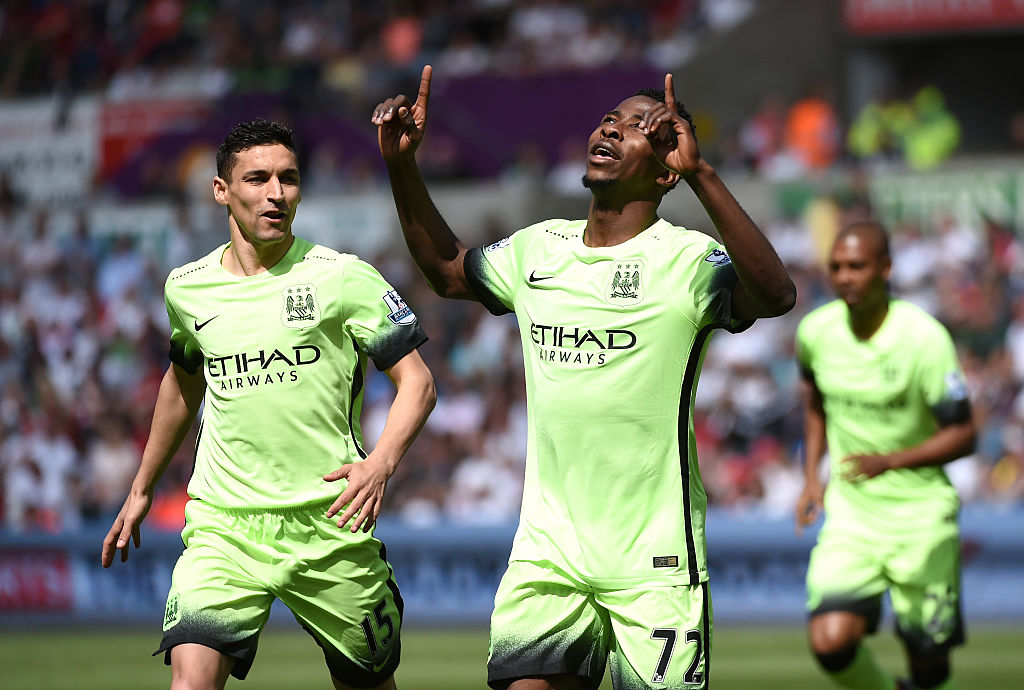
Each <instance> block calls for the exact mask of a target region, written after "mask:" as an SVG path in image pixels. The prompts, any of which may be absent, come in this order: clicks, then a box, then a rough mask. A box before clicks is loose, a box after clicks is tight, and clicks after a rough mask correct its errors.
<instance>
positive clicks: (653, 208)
mask: <svg viewBox="0 0 1024 690" xmlns="http://www.w3.org/2000/svg"><path fill="white" fill-rule="evenodd" d="M657 220H658V205H657V204H655V203H651V202H650V201H634V202H630V203H627V204H625V205H623V206H621V207H615V206H606V205H603V204H600V203H598V201H597V200H596V199H595V200H594V201H593V202H591V204H590V213H589V214H588V215H587V227H586V229H585V230H584V231H583V244H585V245H586V246H588V247H613V246H615V245H617V244H622V243H623V242H625V241H627V240H630V239H632V238H634V237H636V236H637V235H639V234H640V233H641V232H643V231H644V230H646V229H647V228H649V227H651V226H652V225H653V224H654V223H655V222H656V221H657Z"/></svg>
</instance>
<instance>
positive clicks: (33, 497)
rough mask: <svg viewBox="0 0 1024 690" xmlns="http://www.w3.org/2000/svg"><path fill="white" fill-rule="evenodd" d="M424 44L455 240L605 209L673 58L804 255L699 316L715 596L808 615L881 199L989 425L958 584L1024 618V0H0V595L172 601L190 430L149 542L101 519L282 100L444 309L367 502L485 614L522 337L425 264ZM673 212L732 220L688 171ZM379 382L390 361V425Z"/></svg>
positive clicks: (401, 273)
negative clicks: (387, 139) (790, 284)
mask: <svg viewBox="0 0 1024 690" xmlns="http://www.w3.org/2000/svg"><path fill="white" fill-rule="evenodd" d="M426 63H430V64H432V65H434V81H433V85H432V95H431V112H430V122H429V130H428V133H427V136H426V138H425V141H424V144H423V146H422V148H421V149H420V152H419V154H418V157H419V161H420V164H421V167H422V169H423V171H424V174H425V177H426V178H427V181H428V185H429V187H430V189H431V192H432V194H433V196H434V198H435V201H436V202H437V204H438V206H439V207H440V208H441V210H442V212H443V213H444V214H445V215H446V217H447V218H448V220H449V222H450V224H451V226H452V227H453V229H454V230H455V232H456V233H457V234H458V235H459V236H460V237H461V238H462V239H463V240H464V242H465V243H466V244H468V245H479V244H483V243H487V242H491V241H494V240H496V239H499V238H501V237H504V236H507V235H509V234H511V233H512V232H514V231H515V230H517V229H519V228H521V227H524V226H526V225H528V224H530V223H532V222H535V221H537V220H540V219H544V218H550V217H565V218H578V217H583V216H584V215H585V214H586V212H587V205H588V201H589V193H588V192H587V191H586V190H585V189H584V188H583V187H582V185H581V184H580V177H581V175H582V172H583V166H584V157H585V153H586V150H585V148H586V146H585V142H586V138H587V136H588V135H589V133H590V131H591V130H592V128H593V127H594V126H596V124H597V123H598V121H599V118H600V116H601V115H602V114H603V113H604V112H605V111H606V110H607V109H608V108H610V107H612V106H613V105H614V104H616V103H618V102H619V101H621V100H622V99H624V98H626V97H628V96H630V95H632V93H633V91H635V90H636V89H637V88H644V87H647V88H661V87H662V85H663V83H664V74H665V72H666V71H671V72H673V74H674V75H675V84H676V90H677V96H678V97H679V99H680V100H682V102H683V103H684V104H686V105H687V107H688V108H689V110H690V111H691V112H692V113H693V115H694V118H695V121H696V125H697V135H698V139H699V142H700V145H701V148H702V152H703V153H704V156H705V157H706V158H707V159H708V160H709V161H710V162H711V163H712V164H713V165H714V166H716V168H717V169H718V170H719V172H720V174H721V175H722V177H723V178H724V179H725V181H726V183H727V184H728V185H729V187H730V188H731V189H732V190H733V192H734V193H735V195H736V196H737V198H738V199H739V200H740V202H741V203H742V204H743V205H744V206H745V208H747V210H748V212H749V213H750V214H751V216H752V217H753V218H754V219H755V220H756V221H757V222H758V223H759V225H760V226H761V227H762V228H763V229H764V231H765V232H766V234H767V235H768V236H769V237H770V239H771V240H772V242H773V243H774V245H775V247H776V248H777V250H778V251H779V253H780V255H781V256H782V258H783V260H784V261H785V263H786V264H787V266H788V268H789V270H790V272H791V274H792V276H793V278H794V280H795V281H796V283H797V286H798V290H799V301H798V303H797V306H796V308H795V309H794V310H793V312H792V313H790V314H788V315H786V316H785V317H783V318H780V319H772V320H766V321H762V322H759V323H757V324H756V325H755V326H754V327H753V328H751V329H750V330H749V331H747V332H746V333H744V334H741V335H737V336H728V335H720V336H718V337H717V338H716V339H715V340H713V342H712V345H711V348H710V351H709V353H708V356H707V359H706V363H705V366H704V371H703V375H702V377H701V380H700V384H699V387H698V392H697V405H696V408H695V426H696V432H697V436H698V445H699V449H700V460H701V467H702V473H703V477H704V482H705V484H706V486H707V490H708V493H709V496H710V501H711V509H710V515H709V528H708V529H709V540H710V549H709V550H710V554H711V576H712V584H713V589H712V591H713V593H714V596H715V608H716V616H717V618H718V620H721V621H725V622H729V621H735V622H736V623H737V624H749V623H754V622H757V623H770V624H779V625H782V624H788V625H799V623H800V622H801V621H802V620H803V610H802V601H803V583H802V577H803V572H804V569H805V566H806V556H807V552H808V551H809V549H810V546H811V545H812V543H813V535H807V536H804V537H802V538H798V537H796V536H795V535H794V534H793V521H792V510H793V506H794V504H795V501H796V498H797V496H798V494H799V491H800V489H801V486H802V477H801V471H802V470H801V463H802V451H801V433H802V413H801V408H800V401H799V397H798V387H797V383H798V377H797V369H796V366H795V364H794V361H793V347H792V340H793V333H794V329H795V327H796V324H797V322H798V321H799V319H800V318H801V317H802V316H803V315H804V314H806V313H807V312H808V311H809V310H811V309H812V308H814V307H816V306H818V305H820V304H821V303H823V302H824V301H826V300H828V299H831V294H830V291H829V288H828V284H827V280H826V275H825V272H824V264H823V261H824V257H825V255H826V252H827V250H828V247H829V246H830V243H831V240H832V238H833V237H834V235H835V233H836V231H837V230H838V228H839V227H841V226H842V225H843V224H845V223H847V222H849V221H850V220H853V219H858V218H866V217H876V218H879V219H881V220H882V221H883V222H884V223H885V224H886V226H887V227H888V228H889V229H890V230H891V232H892V236H893V253H894V267H893V273H892V284H893V289H894V292H895V293H896V294H897V295H899V296H901V297H903V298H905V299H908V300H911V301H913V302H915V303H917V304H919V305H921V306H922V307H924V308H925V309H927V310H928V311H929V312H931V313H932V314H934V315H935V316H937V317H938V318H939V319H940V320H941V321H942V322H943V323H944V324H946V326H947V327H948V328H949V329H950V331H951V332H952V333H953V336H954V339H955V340H956V343H957V346H958V348H959V352H960V357H961V361H962V363H963V366H964V369H965V371H966V375H967V380H968V384H969V387H970V391H971V398H972V402H973V405H974V411H975V415H976V419H977V423H978V427H979V430H980V435H979V442H978V448H977V452H976V453H975V454H974V455H972V456H970V457H967V458H964V459H962V460H959V461H957V462H955V463H952V464H951V465H949V466H948V471H949V474H950V476H951V478H952V480H953V482H954V484H955V485H956V487H957V489H958V490H959V492H960V495H961V498H962V500H963V504H964V510H963V526H964V547H965V549H964V557H965V561H964V562H965V592H964V603H965V608H966V611H967V619H968V621H969V623H973V622H975V621H992V622H1003V623H1006V622H1009V623H1010V624H1011V625H1016V626H1020V625H1021V621H1022V620H1024V598H1022V597H1021V595H1020V583H1021V582H1022V581H1024V392H1022V391H1024V235H1022V233H1024V89H1021V87H1020V83H1019V78H1018V77H1017V73H1018V72H1019V71H1020V68H1021V66H1022V65H1024V5H1022V4H1021V3H1020V2H1013V1H1011V0H1005V1H1001V2H999V1H995V0H993V1H992V2H987V3H906V2H901V1H898V0H846V1H845V2H841V1H839V0H653V1H648V2H642V1H640V0H626V1H622V2H612V1H610V0H590V1H589V2H564V1H561V0H527V1H523V2H512V1H511V0H455V1H452V2H443V1H441V0H388V1H383V2H376V3H363V2H329V1H327V0H295V1H293V2H289V3H276V2H269V1H266V0H247V1H246V2H241V1H238V0H111V1H107V2H101V1H99V0H70V1H57V0H5V2H4V3H3V4H2V8H0V256H2V257H3V261H2V262H0V515H2V522H0V625H7V626H9V627H14V626H18V627H21V626H24V625H26V624H29V625H35V624H39V625H42V624H51V625H52V624H54V623H58V624H64V623H68V622H74V623H84V624H93V623H100V622H104V623H110V622H115V621H116V622H131V623H138V622H142V623H152V624H153V625H155V621H157V620H159V616H160V614H161V611H162V607H163V603H164V595H165V593H166V589H167V584H168V582H169V577H170V567H171V565H172V564H173V562H174V559H175V557H176V556H177V553H178V552H179V551H180V548H181V543H180V539H179V538H178V535H177V533H178V531H180V529H181V526H182V524H183V506H184V503H185V501H186V500H187V495H186V494H185V485H186V483H187V481H188V478H189V474H190V471H191V467H192V447H193V446H192V442H193V441H194V434H193V436H192V438H190V439H188V440H186V442H185V443H184V444H183V445H182V450H181V451H180V452H179V453H178V456H177V457H176V458H175V460H174V462H173V464H172V466H171V467H170V469H169V470H168V472H167V474H166V475H165V476H164V478H163V480H162V482H161V485H160V489H159V493H158V495H157V499H156V503H155V505H154V507H153V510H152V512H151V513H150V515H149V517H148V519H147V522H146V525H145V529H144V541H145V547H144V549H143V551H141V552H139V553H136V554H135V555H134V556H133V559H132V561H131V562H130V563H129V564H127V566H126V567H115V568H113V569H112V570H110V571H104V570H102V569H101V568H99V565H98V561H99V558H98V553H99V544H100V541H101V539H102V536H103V534H105V531H106V529H107V527H108V526H109V524H110V521H111V520H112V519H113V517H114V516H115V515H116V513H117V511H118V510H119V508H120V506H121V504H122V502H123V500H124V497H125V495H126V493H127V490H128V487H129V485H130V483H131V480H132V478H133V476H134V473H135V470H136V468H137V465H138V462H139V458H140V454H141V449H142V447H143V444H144V443H145V440H146V436H147V433H148V429H149V423H150V417H151V414H152V408H153V404H154V401H155V397H156V390H157V386H158V384H159V380H160V377H161V375H162V373H163V371H164V369H165V368H166V366H167V336H168V327H167V319H166V314H165V313H164V309H163V299H162V287H163V280H164V278H165V277H166V275H167V272H168V270H169V269H170V268H173V267H174V266H177V265H180V264H182V263H185V262H187V261H190V260H192V259H194V258H197V257H199V256H201V255H203V254H205V253H206V252H208V251H210V250H211V249H212V248H214V247H215V246H217V245H218V244H220V243H222V242H224V241H226V239H227V228H226V223H225V218H224V213H223V209H221V208H220V207H218V206H216V205H215V204H214V203H213V200H212V195H211V192H210V182H211V179H212V177H213V175H214V174H215V166H214V160H213V152H214V149H215V147H216V145H217V144H218V142H219V141H220V139H221V138H222V137H223V136H224V134H225V133H226V132H227V131H228V130H229V129H230V127H231V126H232V125H234V124H235V123H237V122H240V121H243V120H248V119H252V118H254V117H257V116H263V117H267V118H270V119H279V120H282V121H284V122H286V123H288V124H289V125H290V126H292V127H293V128H294V130H295V132H296V135H297V137H298V144H299V154H300V161H301V165H302V179H303V203H302V206H301V209H300V212H299V214H298V216H297V219H296V222H295V231H296V233H297V234H299V235H302V236H305V237H308V238H310V239H313V240H315V241H319V242H322V243H324V244H326V245H328V246H330V247H333V248H336V249H338V250H341V251H350V252H353V253H356V254H358V255H360V256H361V257H362V258H365V259H367V260H368V261H370V262H371V263H372V264H374V265H375V266H377V267H378V268H379V269H380V270H381V271H382V273H383V274H384V275H385V277H386V278H387V279H388V280H389V281H390V282H391V283H392V284H394V285H395V286H396V287H397V288H398V290H399V292H400V293H401V294H402V295H403V297H404V298H405V299H406V301H407V302H408V303H409V304H410V305H411V306H412V307H413V309H414V310H415V311H416V313H417V314H418V315H419V317H420V319H421V321H422V322H423V325H424V327H425V328H426V330H427V332H428V334H429V335H430V338H431V339H430V341H429V342H428V343H427V344H426V345H425V346H424V348H423V349H422V353H423V355H424V357H425V359H426V360H427V362H428V364H429V365H430V366H431V368H432V370H433V372H434V376H435V378H436V381H437V384H438V404H437V408H436V410H435V411H434V413H433V415H432V416H431V418H430V420H429V422H428V424H427V427H426V429H425V430H424V431H423V433H422V434H421V436H420V438H419V439H418V440H417V442H416V444H415V445H414V446H413V448H412V450H411V451H410V453H409V455H408V456H407V458H406V460H405V461H404V463H403V464H402V466H401V467H400V468H399V471H398V472H397V473H396V475H395V476H394V477H393V479H392V480H391V482H390V484H389V490H388V491H389V493H388V497H387V505H386V513H385V515H384V516H383V517H382V519H381V525H380V527H379V529H378V535H379V536H381V537H382V538H383V539H385V541H386V542H387V544H388V549H389V556H390V559H391V561H392V562H393V564H394V566H395V569H396V573H397V577H398V580H399V584H400V586H401V587H402V591H403V594H404V595H405V597H406V602H407V605H408V608H407V613H408V620H409V622H410V623H418V624H422V625H424V626H431V625H451V624H454V623H458V624H466V625H470V626H480V627H479V630H480V631H481V632H480V634H481V635H485V634H484V633H483V632H482V630H483V627H482V624H484V623H485V622H486V620H487V616H488V614H489V610H490V606H491V603H492V597H493V593H494V588H495V586H496V583H497V578H498V577H499V576H500V573H501V572H502V569H503V566H504V562H505V559H506V558H507V555H508V548H509V544H510V541H511V536H512V533H513V530H514V526H515V521H516V518H517V515H518V510H519V503H520V498H521V490H522V478H523V461H524V457H525V441H526V438H525V431H526V415H525V394H524V388H523V372H522V369H523V366H522V361H521V357H522V353H521V349H520V346H519V339H518V335H517V329H516V323H515V321H514V317H513V316H507V317H502V318H495V317H491V316H489V315H487V313H486V311H485V310H484V309H483V308H482V307H480V306H479V305H477V304H469V303H457V302H452V301H447V302H442V301H441V300H440V299H438V298H436V297H435V296H434V295H433V293H431V292H430V291H429V289H428V288H427V287H426V284H425V282H424V281H423V279H422V278H421V276H420V275H419V273H418V271H417V269H416V268H415V266H414V265H413V264H412V263H411V261H410V259H409V257H408V252H407V250H406V249H405V247H404V244H403V242H402V240H401V235H400V231H399V229H398V226H397V220H396V217H395V212H394V208H393V205H392V201H391V195H390V191H389V189H388V187H387V180H386V177H385V174H384V168H383V165H382V163H381V162H380V160H379V154H378V152H377V146H376V130H375V128H374V127H372V126H371V125H370V124H369V115H370V111H371V109H372V107H373V105H375V104H376V103H377V102H379V101H380V100H383V99H384V98H386V97H388V96H391V95H394V94H396V93H401V92H404V93H407V94H410V95H415V92H416V88H417V85H418V79H419V74H420V70H421V68H422V66H423V65H424V64H426ZM1014 65H1016V67H1014ZM662 215H663V216H664V217H666V218H667V219H669V220H670V221H672V222H674V223H675V224H678V225H685V226H687V227H690V228H694V229H699V230H702V231H705V232H708V233H711V234H713V232H714V230H713V226H712V224H711V222H710V220H709V219H708V218H707V216H706V214H705V213H704V211H703V209H702V208H701V207H700V205H699V203H698V202H696V200H695V199H694V198H693V195H692V194H691V193H690V192H689V190H688V189H685V188H681V189H678V190H676V191H675V192H673V193H672V194H670V195H669V196H668V197H667V198H666V200H665V202H664V203H663V204H662ZM391 395H392V389H391V385H390V383H389V382H388V380H387V378H386V377H385V376H383V375H381V374H379V373H374V375H372V376H370V378H369V381H368V387H367V391H366V403H365V406H364V413H363V429H364V433H365V435H366V437H367V439H368V441H371V442H372V440H373V439H375V438H376V436H377V434H378V433H379V431H380V429H381V428H382V425H383V421H384V418H385V415H386V413H387V409H388V406H389V404H390V401H391ZM580 415H581V418H582V417H584V416H585V415H586V411H585V410H581V411H580ZM609 481H628V478H618V477H609ZM118 565H120V564H118ZM724 624H725V623H723V625H724ZM154 630H155V628H154ZM801 661H802V662H803V663H805V665H807V666H808V667H809V668H810V661H809V657H808V659H806V660H803V659H802V660H801ZM154 664H155V662H154ZM37 687H38V686H37ZM965 687H971V686H969V685H967V686H965ZM988 687H995V686H988Z"/></svg>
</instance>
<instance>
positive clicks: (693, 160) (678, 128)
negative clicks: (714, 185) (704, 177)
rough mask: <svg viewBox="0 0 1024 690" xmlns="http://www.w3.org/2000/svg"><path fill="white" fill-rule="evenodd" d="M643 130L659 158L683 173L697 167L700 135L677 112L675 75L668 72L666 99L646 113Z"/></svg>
mask: <svg viewBox="0 0 1024 690" xmlns="http://www.w3.org/2000/svg"><path fill="white" fill-rule="evenodd" d="M640 131H641V132H642V133H643V134H644V136H646V137H647V139H648V141H650V142H651V148H653V149H654V154H655V155H656V156H657V157H658V161H659V162H660V163H661V164H662V165H663V166H665V167H666V168H668V169H669V170H671V171H673V172H677V173H679V174H680V175H685V174H686V173H690V172H694V171H696V170H697V167H698V165H699V164H700V161H701V156H700V149H699V148H698V147H697V139H696V137H694V136H693V129H692V128H691V127H690V123H689V122H687V121H686V120H684V119H683V118H681V117H679V113H678V112H676V94H675V89H674V87H673V84H672V75H671V74H666V75H665V102H664V103H657V104H655V105H654V107H652V108H651V109H650V110H648V111H647V112H646V113H644V116H643V118H641V120H640Z"/></svg>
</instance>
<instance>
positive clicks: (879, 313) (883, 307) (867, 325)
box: [850, 297, 889, 340]
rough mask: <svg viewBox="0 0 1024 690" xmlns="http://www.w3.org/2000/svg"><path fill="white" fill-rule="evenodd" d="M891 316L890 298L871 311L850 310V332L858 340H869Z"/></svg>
mask: <svg viewBox="0 0 1024 690" xmlns="http://www.w3.org/2000/svg"><path fill="white" fill-rule="evenodd" d="M888 315H889V298H888V297H886V299H885V300H883V301H882V302H881V303H880V304H877V305H873V306H872V308H870V309H862V310H857V311H854V310H852V309H851V310H850V330H851V331H853V334H854V335H855V336H857V339H858V340H869V339H870V338H871V336H873V335H874V334H875V333H877V332H878V329H879V328H881V327H882V324H883V323H884V322H885V317H886V316H888Z"/></svg>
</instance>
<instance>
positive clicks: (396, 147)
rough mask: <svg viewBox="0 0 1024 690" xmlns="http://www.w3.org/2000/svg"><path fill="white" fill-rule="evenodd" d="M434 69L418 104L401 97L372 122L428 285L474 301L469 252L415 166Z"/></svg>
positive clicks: (378, 109) (405, 228) (404, 230)
mask: <svg viewBox="0 0 1024 690" xmlns="http://www.w3.org/2000/svg"><path fill="white" fill-rule="evenodd" d="M431 74H432V69H431V67H430V65H426V66H425V67H424V68H423V75H422V77H421V78H420V89H419V93H418V94H417V96H416V102H415V103H412V102H411V101H410V100H409V98H408V97H407V96H404V95H399V96H395V97H394V98H389V99H387V100H385V101H383V102H382V103H379V104H378V105H377V107H376V108H374V109H373V115H372V116H371V117H370V121H371V122H372V123H373V124H375V125H377V143H378V144H379V145H380V153H381V156H382V157H383V158H384V163H385V164H386V165H387V169H388V178H389V179H390V181H391V193H392V195H393V196H394V198H395V208H396V209H397V210H398V220H399V222H400V223H401V224H402V234H403V235H404V236H405V243H406V244H407V245H408V246H409V251H410V252H411V253H412V257H413V259H415V261H416V264H417V265H418V266H419V267H420V271H422V272H423V275H424V277H426V279H427V283H429V284H430V287H431V288H432V289H433V290H434V292H436V293H437V294H439V295H440V296H442V297H453V298H456V299H469V300H473V299H476V297H475V296H474V295H473V292H472V290H470V289H469V285H468V283H467V282H466V272H465V269H464V268H463V258H464V256H465V254H466V247H464V246H463V245H462V243H461V242H459V239H458V238H457V237H456V236H455V234H454V233H453V232H452V231H451V229H450V228H449V227H448V223H446V222H445V220H444V218H443V217H442V216H441V213H440V212H439V211H438V210H437V207H436V206H435V205H434V202H433V200H431V198H430V194H429V193H428V192H427V187H426V185H425V184H424V183H423V177H422V176H421V175H420V170H419V166H417V165H416V156H415V154H416V149H417V148H418V147H419V144H420V142H421V141H422V140H423V133H424V131H425V130H426V128H427V101H428V100H429V99H430V77H431Z"/></svg>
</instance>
